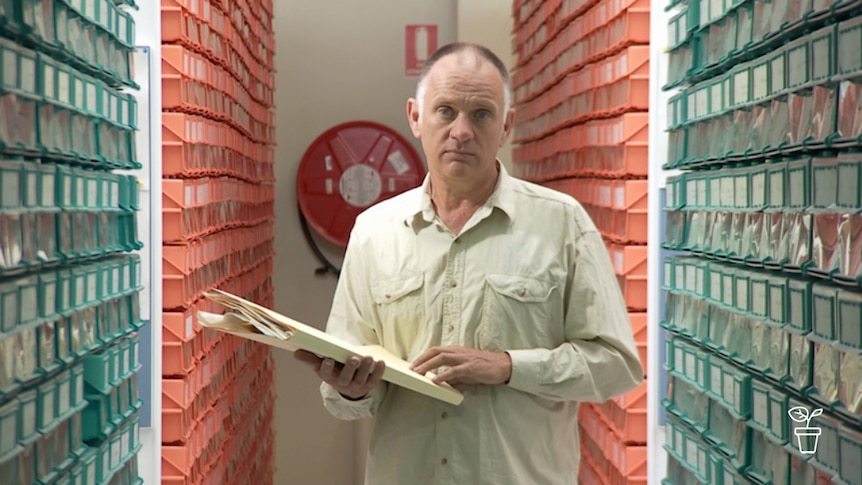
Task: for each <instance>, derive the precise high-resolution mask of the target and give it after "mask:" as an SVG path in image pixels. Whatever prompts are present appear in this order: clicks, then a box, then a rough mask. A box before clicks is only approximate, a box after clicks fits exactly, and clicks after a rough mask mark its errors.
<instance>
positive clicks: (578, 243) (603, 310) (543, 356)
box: [508, 215, 644, 402]
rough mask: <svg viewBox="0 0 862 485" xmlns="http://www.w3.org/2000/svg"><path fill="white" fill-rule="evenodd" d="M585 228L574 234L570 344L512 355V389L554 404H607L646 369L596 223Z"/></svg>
mask: <svg viewBox="0 0 862 485" xmlns="http://www.w3.org/2000/svg"><path fill="white" fill-rule="evenodd" d="M582 217H583V218H584V219H585V218H586V216H585V215H584V216H582ZM586 224H587V228H586V229H587V230H585V231H584V232H579V233H576V234H574V235H573V239H574V246H573V252H572V255H573V265H574V268H573V269H574V271H572V272H571V273H570V276H569V278H568V280H567V292H568V294H567V295H566V308H565V322H564V324H565V335H566V342H565V343H563V344H561V345H559V346H558V347H556V348H553V349H524V350H510V351H508V354H509V355H510V356H511V359H512V376H511V379H510V380H509V386H510V387H512V388H514V389H517V390H520V391H523V392H527V393H531V394H535V395H538V396H540V397H543V398H546V399H550V400H555V401H587V402H603V401H606V400H608V399H610V398H612V397H615V396H618V395H621V394H624V393H626V392H628V391H630V390H632V389H634V388H635V387H637V386H638V385H639V384H640V383H641V382H642V381H643V374H644V371H643V366H642V364H641V362H640V358H639V357H638V353H637V347H636V346H635V342H634V336H633V334H632V329H631V323H630V322H629V318H628V312H627V309H626V305H625V300H624V299H623V296H622V292H621V291H620V287H619V284H618V283H617V279H616V276H615V274H614V271H613V267H612V266H611V262H610V258H609V255H608V252H607V249H606V248H605V245H604V242H603V241H602V238H601V236H600V235H599V234H598V232H597V231H596V230H595V229H594V226H592V223H591V222H590V221H588V222H587V223H586Z"/></svg>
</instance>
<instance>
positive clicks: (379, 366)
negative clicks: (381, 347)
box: [368, 360, 386, 386]
mask: <svg viewBox="0 0 862 485" xmlns="http://www.w3.org/2000/svg"><path fill="white" fill-rule="evenodd" d="M384 372H386V362H383V361H382V360H381V361H379V362H376V363H375V364H374V369H373V370H372V372H371V375H370V376H368V383H369V384H371V385H372V386H376V385H377V383H378V382H380V380H381V379H383V373H384Z"/></svg>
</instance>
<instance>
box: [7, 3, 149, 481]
mask: <svg viewBox="0 0 862 485" xmlns="http://www.w3.org/2000/svg"><path fill="white" fill-rule="evenodd" d="M130 6H133V5H132V4H130V3H125V2H114V1H108V0H92V1H89V2H80V1H48V0H42V1H37V0H26V1H19V2H12V1H8V0H4V1H0V248H2V249H0V315H2V323H0V356H2V357H0V435H2V437H3V438H2V440H0V475H2V476H4V477H12V480H13V481H14V482H15V483H84V482H86V483H104V484H107V483H112V484H136V483H141V479H140V478H139V474H138V465H137V453H138V450H139V449H140V446H141V445H140V433H139V424H138V423H139V417H138V409H139V408H140V407H141V404H142V401H141V398H140V396H139V394H138V385H137V377H138V376H137V373H138V370H139V369H140V364H139V363H138V362H139V359H138V357H139V353H140V350H139V338H138V330H139V329H140V328H141V325H142V320H141V318H140V312H139V310H140V301H139V291H140V289H141V279H140V278H141V260H140V257H139V256H138V255H137V254H133V252H134V251H136V250H138V249H140V247H141V244H140V242H139V241H138V237H137V226H136V216H135V213H136V211H137V210H138V209H139V205H138V199H139V196H138V193H139V185H138V181H137V179H136V178H134V177H133V176H130V175H125V174H122V173H120V172H119V171H121V170H130V169H136V168H139V167H140V164H139V163H138V162H137V160H136V150H135V136H134V133H135V130H136V129H137V127H136V120H137V103H136V100H135V98H134V97H133V96H132V95H131V94H129V93H127V92H124V90H128V89H135V88H136V87H137V86H136V84H135V83H134V81H133V79H132V73H131V58H132V54H133V51H134V49H133V45H134V44H133V42H134V29H135V24H134V21H133V20H132V16H131V14H130V13H129V9H128V7H130Z"/></svg>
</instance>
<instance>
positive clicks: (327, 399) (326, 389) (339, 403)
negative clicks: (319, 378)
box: [320, 382, 383, 420]
mask: <svg viewBox="0 0 862 485" xmlns="http://www.w3.org/2000/svg"><path fill="white" fill-rule="evenodd" d="M382 392H383V383H381V384H378V385H377V386H375V387H374V389H372V390H371V392H369V393H368V394H367V395H366V396H365V397H363V398H362V399H356V400H353V399H348V398H346V397H344V396H342V395H341V394H339V393H338V391H336V390H335V388H333V387H332V386H330V385H329V384H327V383H325V382H323V383H321V384H320V394H321V395H322V396H323V405H324V407H326V409H328V410H329V412H330V413H332V415H333V416H335V417H336V418H338V419H345V420H353V419H362V418H369V417H371V416H373V415H374V407H375V402H376V399H377V398H378V397H379V396H380V394H381V393H382Z"/></svg>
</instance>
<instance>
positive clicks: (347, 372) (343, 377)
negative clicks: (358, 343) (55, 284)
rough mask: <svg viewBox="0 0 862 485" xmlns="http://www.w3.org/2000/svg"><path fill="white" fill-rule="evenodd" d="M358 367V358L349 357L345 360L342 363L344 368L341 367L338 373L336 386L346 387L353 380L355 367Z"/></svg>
mask: <svg viewBox="0 0 862 485" xmlns="http://www.w3.org/2000/svg"><path fill="white" fill-rule="evenodd" d="M358 368H359V359H358V358H356V357H351V358H349V359H347V362H346V363H345V364H344V368H342V369H341V373H340V374H339V375H338V380H337V383H338V386H339V387H341V388H342V389H346V388H347V386H349V385H350V383H351V382H353V376H354V375H356V369H358Z"/></svg>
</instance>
